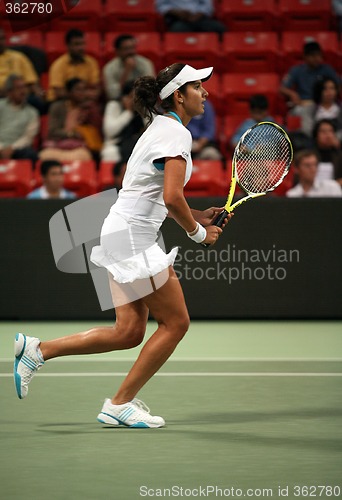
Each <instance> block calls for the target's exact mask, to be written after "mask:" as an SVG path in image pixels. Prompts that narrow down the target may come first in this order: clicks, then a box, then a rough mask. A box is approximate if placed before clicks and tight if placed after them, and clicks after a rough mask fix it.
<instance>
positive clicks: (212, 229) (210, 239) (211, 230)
mask: <svg viewBox="0 0 342 500" xmlns="http://www.w3.org/2000/svg"><path fill="white" fill-rule="evenodd" d="M206 231H207V236H206V237H205V240H204V241H202V243H207V244H209V245H214V244H215V243H216V242H217V240H218V239H219V236H220V234H221V233H222V229H221V228H220V227H217V226H208V227H206Z"/></svg>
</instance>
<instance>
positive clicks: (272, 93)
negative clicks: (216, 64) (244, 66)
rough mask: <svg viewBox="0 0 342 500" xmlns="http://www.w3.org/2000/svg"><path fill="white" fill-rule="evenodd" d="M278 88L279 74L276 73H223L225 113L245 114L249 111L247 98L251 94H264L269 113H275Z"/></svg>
mask: <svg viewBox="0 0 342 500" xmlns="http://www.w3.org/2000/svg"><path fill="white" fill-rule="evenodd" d="M278 89H279V76H278V75H277V74H276V73H253V74H251V75H247V74H238V73H237V74H229V75H223V99H222V101H223V105H224V108H225V113H227V114H235V115H238V114H240V115H246V114H248V113H249V98H250V97H251V96H252V95H253V94H264V95H266V97H267V98H268V101H269V108H270V113H271V114H275V111H276V104H277V97H278Z"/></svg>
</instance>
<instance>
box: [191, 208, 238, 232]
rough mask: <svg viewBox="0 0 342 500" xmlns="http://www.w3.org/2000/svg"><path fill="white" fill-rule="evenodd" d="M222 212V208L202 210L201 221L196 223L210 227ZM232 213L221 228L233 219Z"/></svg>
mask: <svg viewBox="0 0 342 500" xmlns="http://www.w3.org/2000/svg"><path fill="white" fill-rule="evenodd" d="M223 210H224V207H210V208H207V209H206V210H203V212H202V214H201V220H199V221H198V222H199V223H200V224H202V226H204V227H207V226H210V225H211V224H212V223H213V222H214V220H215V219H216V217H217V216H218V215H219V214H220V213H221V212H222V211H223ZM233 215H234V214H233V213H231V214H229V215H228V216H227V217H226V218H225V219H224V223H223V225H222V227H224V226H226V225H227V224H228V222H229V220H230V219H231V218H232V217H233Z"/></svg>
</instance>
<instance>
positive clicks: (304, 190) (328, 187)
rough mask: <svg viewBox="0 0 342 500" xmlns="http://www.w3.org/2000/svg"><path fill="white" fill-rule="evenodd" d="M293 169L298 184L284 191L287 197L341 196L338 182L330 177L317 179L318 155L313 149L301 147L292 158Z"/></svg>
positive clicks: (341, 192) (341, 190)
mask: <svg viewBox="0 0 342 500" xmlns="http://www.w3.org/2000/svg"><path fill="white" fill-rule="evenodd" d="M294 170H295V173H296V176H297V179H298V184H297V185H296V186H295V187H293V188H292V189H289V190H288V191H287V192H286V196H287V197H289V198H305V197H308V198H319V197H338V198H340V197H341V196H342V189H341V186H340V185H339V184H338V182H336V181H334V180H331V179H319V178H318V176H317V172H318V156H317V154H316V153H315V151H313V150H310V149H303V150H301V151H299V152H298V153H297V154H296V155H295V158H294Z"/></svg>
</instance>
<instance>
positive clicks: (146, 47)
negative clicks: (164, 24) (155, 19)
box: [104, 32, 163, 71]
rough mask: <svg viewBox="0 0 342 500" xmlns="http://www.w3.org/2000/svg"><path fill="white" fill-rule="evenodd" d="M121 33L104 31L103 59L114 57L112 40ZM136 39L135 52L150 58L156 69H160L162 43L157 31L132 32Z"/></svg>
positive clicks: (106, 60) (107, 59)
mask: <svg viewBox="0 0 342 500" xmlns="http://www.w3.org/2000/svg"><path fill="white" fill-rule="evenodd" d="M121 34H122V33H106V34H105V42H104V61H105V62H108V61H109V60H110V59H113V57H115V49H114V48H113V41H114V40H115V39H116V38H117V37H118V36H119V35H121ZM134 37H135V39H136V40H137V53H138V54H140V55H142V56H145V57H147V58H148V59H150V60H151V61H152V62H153V63H154V65H155V67H156V70H157V71H158V70H160V69H162V58H163V51H162V44H161V39H160V34H159V33H151V32H147V33H134Z"/></svg>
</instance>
